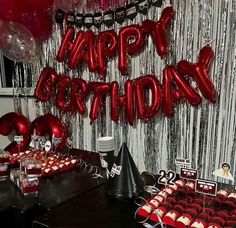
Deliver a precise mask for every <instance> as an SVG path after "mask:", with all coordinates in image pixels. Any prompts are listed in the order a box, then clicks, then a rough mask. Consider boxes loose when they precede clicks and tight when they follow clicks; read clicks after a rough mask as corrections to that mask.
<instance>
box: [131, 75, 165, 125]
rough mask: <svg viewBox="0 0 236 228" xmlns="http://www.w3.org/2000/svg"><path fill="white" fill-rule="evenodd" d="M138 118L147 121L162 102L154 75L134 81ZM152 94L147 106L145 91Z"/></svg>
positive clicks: (158, 85)
mask: <svg viewBox="0 0 236 228" xmlns="http://www.w3.org/2000/svg"><path fill="white" fill-rule="evenodd" d="M135 83H136V88H135V89H136V99H137V110H138V118H139V119H144V121H145V122H146V121H148V120H149V119H150V118H152V117H153V116H155V114H156V113H157V112H158V110H159V108H160V105H161V102H162V90H161V85H160V82H159V80H158V79H157V78H156V77H155V76H154V75H146V76H143V77H139V78H137V79H136V80H135ZM147 89H150V90H151V92H152V101H151V104H150V105H148V102H147V99H146V96H145V94H146V91H147Z"/></svg>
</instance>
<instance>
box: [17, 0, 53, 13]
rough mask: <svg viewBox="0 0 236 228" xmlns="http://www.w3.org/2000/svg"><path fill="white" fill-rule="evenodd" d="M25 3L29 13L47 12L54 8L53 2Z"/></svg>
mask: <svg viewBox="0 0 236 228" xmlns="http://www.w3.org/2000/svg"><path fill="white" fill-rule="evenodd" d="M19 2H21V1H19ZM23 2H24V3H23V4H25V5H26V6H27V8H28V10H29V11H32V10H36V11H38V12H45V11H47V10H48V9H50V8H51V7H52V6H53V0H23Z"/></svg>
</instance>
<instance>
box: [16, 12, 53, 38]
mask: <svg viewBox="0 0 236 228" xmlns="http://www.w3.org/2000/svg"><path fill="white" fill-rule="evenodd" d="M20 23H21V24H23V25H24V26H25V27H27V28H28V29H29V30H30V31H31V33H32V34H33V36H34V37H35V38H38V39H40V40H41V41H44V40H46V39H48V38H49V37H50V35H51V32H52V16H51V13H50V12H49V11H45V12H38V11H26V12H23V13H22V14H21V18H20Z"/></svg>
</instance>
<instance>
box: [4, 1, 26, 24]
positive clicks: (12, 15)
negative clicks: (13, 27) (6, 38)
mask: <svg viewBox="0 0 236 228" xmlns="http://www.w3.org/2000/svg"><path fill="white" fill-rule="evenodd" d="M0 5H1V7H0V19H2V20H4V21H7V22H9V21H15V22H18V20H19V18H20V15H21V13H22V12H23V7H22V6H23V5H22V3H21V1H19V0H0Z"/></svg>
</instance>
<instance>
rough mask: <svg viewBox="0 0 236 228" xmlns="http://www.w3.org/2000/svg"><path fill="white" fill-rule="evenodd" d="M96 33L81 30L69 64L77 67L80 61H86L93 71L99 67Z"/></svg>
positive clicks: (73, 67) (71, 66) (72, 67)
mask: <svg viewBox="0 0 236 228" xmlns="http://www.w3.org/2000/svg"><path fill="white" fill-rule="evenodd" d="M96 59H97V53H96V50H95V35H94V33H93V32H92V31H90V30H88V31H86V32H79V33H78V34H77V37H76V41H75V43H74V45H73V49H72V51H71V56H70V57H69V61H68V66H69V67H70V68H71V69H75V68H76V67H77V64H78V63H82V62H86V63H87V64H88V67H89V70H90V71H91V72H94V71H96V69H97V62H96Z"/></svg>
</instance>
